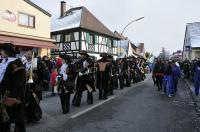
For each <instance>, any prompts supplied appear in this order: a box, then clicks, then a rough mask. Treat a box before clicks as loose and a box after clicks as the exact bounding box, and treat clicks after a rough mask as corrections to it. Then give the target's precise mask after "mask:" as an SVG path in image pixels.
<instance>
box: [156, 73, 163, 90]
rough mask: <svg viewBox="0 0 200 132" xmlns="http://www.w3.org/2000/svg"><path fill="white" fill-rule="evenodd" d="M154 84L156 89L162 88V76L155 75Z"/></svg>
mask: <svg viewBox="0 0 200 132" xmlns="http://www.w3.org/2000/svg"><path fill="white" fill-rule="evenodd" d="M156 86H157V87H158V91H160V90H162V86H163V76H156Z"/></svg>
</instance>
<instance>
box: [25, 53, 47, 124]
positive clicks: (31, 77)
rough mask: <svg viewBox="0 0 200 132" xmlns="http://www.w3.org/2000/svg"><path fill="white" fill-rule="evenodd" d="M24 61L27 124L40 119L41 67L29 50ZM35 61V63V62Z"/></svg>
mask: <svg viewBox="0 0 200 132" xmlns="http://www.w3.org/2000/svg"><path fill="white" fill-rule="evenodd" d="M25 57H26V61H24V62H25V63H24V66H25V69H26V79H27V80H26V92H25V99H26V116H27V121H28V122H33V121H39V120H40V119H41V118H42V110H41V107H40V104H39V103H40V100H42V87H41V86H42V85H41V80H42V75H41V74H42V71H43V69H44V68H43V66H42V65H41V66H39V64H41V63H39V62H38V60H37V59H36V58H34V52H32V51H31V50H29V51H27V53H26V54H25ZM36 60H37V61H36Z"/></svg>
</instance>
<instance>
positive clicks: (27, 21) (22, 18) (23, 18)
mask: <svg viewBox="0 0 200 132" xmlns="http://www.w3.org/2000/svg"><path fill="white" fill-rule="evenodd" d="M18 23H19V25H20V26H25V27H30V28H35V17H34V16H31V15H28V14H25V13H19V20H18Z"/></svg>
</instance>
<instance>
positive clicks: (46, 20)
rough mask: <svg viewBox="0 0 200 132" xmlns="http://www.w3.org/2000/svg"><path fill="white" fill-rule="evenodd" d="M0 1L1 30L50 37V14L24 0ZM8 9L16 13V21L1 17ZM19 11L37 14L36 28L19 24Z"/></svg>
mask: <svg viewBox="0 0 200 132" xmlns="http://www.w3.org/2000/svg"><path fill="white" fill-rule="evenodd" d="M0 3H1V4H0V31H5V32H12V33H17V34H24V35H31V36H37V37H42V38H50V26H51V24H50V21H51V18H50V17H49V16H47V15H46V14H44V13H43V12H41V11H39V10H38V9H36V8H35V7H33V6H31V5H30V4H28V3H26V2H25V1H24V0H0ZM6 10H9V11H11V12H13V13H14V14H15V15H16V21H13V22H11V21H8V20H5V19H3V18H2V17H1V16H2V14H3V13H4V12H5V11H6ZM19 12H23V13H27V14H30V15H33V16H35V28H27V27H22V26H19V25H18V14H19Z"/></svg>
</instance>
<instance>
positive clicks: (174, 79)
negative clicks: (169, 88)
mask: <svg viewBox="0 0 200 132" xmlns="http://www.w3.org/2000/svg"><path fill="white" fill-rule="evenodd" d="M180 77H181V70H180V67H179V65H178V63H177V62H175V61H172V83H173V93H174V94H175V93H176V92H177V90H178V89H177V86H178V80H179V78H180Z"/></svg>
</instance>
